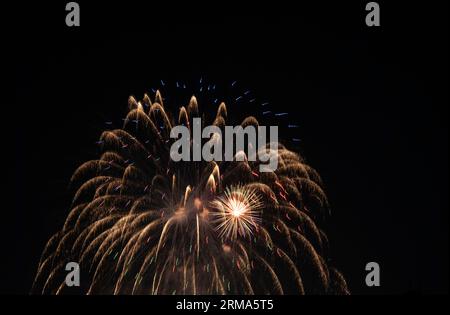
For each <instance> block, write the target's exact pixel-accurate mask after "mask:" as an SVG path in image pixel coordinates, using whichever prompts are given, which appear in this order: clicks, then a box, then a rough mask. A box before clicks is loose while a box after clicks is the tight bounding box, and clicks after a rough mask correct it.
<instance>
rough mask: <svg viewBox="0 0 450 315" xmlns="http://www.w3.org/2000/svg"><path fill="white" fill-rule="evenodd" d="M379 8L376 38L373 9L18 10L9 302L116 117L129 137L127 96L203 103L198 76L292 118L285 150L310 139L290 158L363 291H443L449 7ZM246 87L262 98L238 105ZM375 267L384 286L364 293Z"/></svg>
mask: <svg viewBox="0 0 450 315" xmlns="http://www.w3.org/2000/svg"><path fill="white" fill-rule="evenodd" d="M340 2H342V1H340ZM405 3H406V2H405ZM380 4H381V11H382V13H381V14H382V17H381V27H380V28H368V27H367V26H366V25H365V23H364V16H365V10H364V2H355V3H354V4H343V3H339V4H334V5H332V6H326V5H325V4H321V5H320V6H319V5H318V6H317V7H306V6H300V7H298V8H295V9H294V8H292V9H289V8H284V7H282V6H280V7H278V8H276V9H273V8H270V7H266V8H259V9H258V10H256V9H255V8H251V9H249V8H245V9H244V8H241V7H239V6H237V5H234V6H231V5H230V6H229V7H228V6H227V7H218V8H202V9H201V10H200V9H198V10H193V9H192V10H190V11H189V12H187V11H186V10H184V9H183V8H179V11H176V12H175V8H172V9H171V10H169V9H168V8H164V9H163V8H159V7H158V8H157V7H152V6H151V5H148V6H147V7H144V6H143V5H137V4H136V5H135V4H131V3H129V1H127V2H126V4H123V6H124V7H119V4H117V5H115V6H113V5H106V4H105V3H103V5H97V6H94V5H93V4H89V3H86V2H81V1H80V5H81V26H80V27H79V28H78V29H72V28H68V27H66V26H65V24H64V18H65V11H64V3H61V4H58V5H57V4H34V5H33V6H26V5H24V6H23V7H18V8H17V7H16V8H14V9H11V10H10V11H9V12H10V15H11V16H12V17H13V18H12V19H11V22H10V23H9V26H10V27H9V28H8V30H7V32H9V34H8V36H7V40H11V44H9V45H8V46H7V47H8V51H9V52H11V53H12V58H11V60H12V61H9V62H8V63H9V64H10V65H13V70H14V76H13V79H14V90H13V92H12V91H11V90H9V91H7V92H6V93H8V94H9V96H11V95H14V98H13V101H12V103H7V104H6V105H7V106H5V107H4V108H5V111H6V113H5V111H4V116H3V121H4V122H5V121H6V123H4V124H3V127H2V128H5V130H4V131H3V135H4V139H7V140H6V141H7V144H6V145H7V146H8V148H14V150H12V149H8V150H7V151H5V152H7V154H6V153H4V154H5V155H7V158H8V159H9V160H10V161H9V162H4V163H2V164H3V170H4V171H3V172H4V174H5V173H6V176H7V180H6V182H7V183H8V185H7V186H8V187H7V188H5V189H6V191H5V193H6V196H4V197H3V198H2V199H3V200H7V201H6V202H5V203H4V207H2V211H3V212H4V213H5V214H6V216H5V217H4V219H3V220H2V233H4V236H3V237H2V239H3V245H4V249H3V250H2V260H1V267H2V268H1V269H2V279H3V280H2V281H1V285H0V292H1V293H23V294H27V293H28V292H29V290H30V288H31V284H32V280H33V277H34V275H35V272H36V268H37V264H38V261H39V257H40V254H41V252H42V250H43V248H44V246H45V243H46V241H47V240H48V238H49V237H50V236H51V235H52V234H53V233H55V232H56V231H57V230H58V229H59V228H61V226H62V224H63V222H64V219H65V217H66V215H67V213H68V211H69V206H70V202H71V197H72V195H71V192H70V190H69V189H68V184H69V179H70V176H71V174H72V173H73V171H74V170H75V169H76V168H77V166H79V165H80V164H81V163H83V162H84V161H87V160H89V159H93V158H95V157H96V154H97V153H98V149H97V146H96V144H95V142H96V141H97V139H98V137H99V136H100V133H101V131H102V130H103V129H104V128H106V126H105V122H106V121H113V122H114V124H115V126H120V123H121V118H123V117H124V115H125V114H126V110H127V99H128V96H129V95H135V96H136V97H137V98H141V97H142V96H143V94H144V93H146V92H147V93H149V92H150V91H151V88H161V87H162V84H161V81H160V80H163V82H164V83H165V84H167V85H171V87H166V90H168V91H176V89H175V88H173V86H174V84H175V82H177V81H182V82H186V83H187V85H188V89H192V93H197V91H198V81H199V78H203V80H205V82H206V81H207V82H211V84H216V86H218V87H220V89H222V91H225V92H223V95H221V94H220V93H218V95H217V96H218V97H219V98H220V97H223V98H224V100H225V101H226V102H227V104H228V106H229V110H230V112H233V111H234V112H236V113H239V114H242V115H255V116H257V117H258V118H259V117H262V116H261V115H262V112H263V111H264V108H265V106H264V108H262V106H261V104H262V103H263V102H268V103H269V105H267V106H268V108H270V109H269V110H273V111H278V112H289V115H288V116H287V117H286V118H282V119H278V120H272V119H270V117H269V118H267V117H266V119H267V120H266V121H267V122H268V124H270V123H272V122H274V121H277V122H278V123H279V125H280V130H284V131H283V132H280V138H282V139H283V140H284V141H286V143H288V146H289V143H290V142H289V141H290V139H292V138H298V139H300V140H301V141H300V142H298V143H296V144H295V146H294V145H293V144H292V145H293V146H292V147H291V148H293V149H296V150H298V151H300V152H301V153H302V154H303V155H304V156H305V158H306V160H307V162H308V164H310V165H311V166H313V167H314V168H315V169H316V170H317V171H318V172H319V173H320V174H321V176H322V178H323V180H324V183H325V188H326V193H327V195H328V197H329V199H330V203H331V208H332V216H331V217H330V218H329V219H328V221H327V225H326V231H327V232H328V237H329V239H330V242H331V250H332V254H331V257H332V260H333V263H334V265H335V266H336V267H338V269H339V270H340V271H342V273H343V274H344V275H345V277H346V279H347V281H348V284H349V287H350V290H351V291H352V293H355V294H384V293H388V294H391V293H395V294H398V293H400V294H404V293H439V292H448V115H447V109H448V107H447V106H448V83H449V82H448V81H449V80H448V20H447V19H444V18H442V17H441V16H440V15H441V14H442V13H443V12H446V11H448V8H444V9H442V8H439V7H437V6H436V7H432V6H427V7H423V6H422V7H417V6H406V5H401V4H398V5H397V6H393V5H392V4H389V3H382V2H380ZM207 9H209V10H208V11H206V10H207ZM15 16H16V17H17V18H14V17H15ZM4 31H5V29H4ZM234 81H236V82H237V83H236V88H235V91H234V92H233V93H236V94H233V93H231V92H229V85H230V83H231V82H234ZM164 90H165V89H164V87H162V92H163V93H164ZM247 90H251V94H252V96H253V97H254V98H256V101H255V102H254V103H249V102H243V103H242V104H241V105H240V104H237V102H234V104H233V97H234V96H235V95H239V93H243V92H244V91H247ZM163 96H164V94H163ZM167 96H168V97H170V95H167ZM180 102H181V100H180ZM187 102H188V98H186V99H185V103H187ZM185 103H183V104H179V103H177V104H175V105H174V107H173V108H175V109H176V108H178V107H179V106H182V105H185ZM199 105H200V107H202V108H204V107H206V106H208V104H201V103H200V104H199ZM263 119H264V118H263ZM278 123H277V124H278ZM288 124H298V125H299V128H298V129H295V131H292V130H287V129H286V128H285V127H286V126H287V125H288ZM11 151H13V153H11ZM12 183H14V184H12ZM369 261H376V262H378V263H379V264H380V266H381V287H379V288H368V287H366V286H365V283H364V278H365V274H366V271H365V270H364V268H365V264H366V263H367V262H369ZM3 273H4V275H3Z"/></svg>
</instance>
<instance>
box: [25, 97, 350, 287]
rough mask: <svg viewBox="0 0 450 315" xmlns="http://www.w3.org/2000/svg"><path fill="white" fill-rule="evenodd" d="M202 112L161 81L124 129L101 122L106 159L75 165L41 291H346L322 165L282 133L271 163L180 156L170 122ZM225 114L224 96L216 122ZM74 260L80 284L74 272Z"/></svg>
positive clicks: (132, 105) (37, 283)
mask: <svg viewBox="0 0 450 315" xmlns="http://www.w3.org/2000/svg"><path fill="white" fill-rule="evenodd" d="M201 116H202V114H201V113H200V111H199V109H198V105H197V100H196V98H195V97H192V98H191V100H190V102H189V104H188V105H187V106H186V107H181V108H180V110H179V111H178V113H177V114H176V115H174V116H172V115H171V112H170V111H166V110H165V108H164V105H163V98H162V96H161V94H160V93H159V92H156V95H155V97H154V99H153V100H151V99H150V97H149V96H147V95H145V96H144V98H143V99H142V101H140V102H137V101H136V99H135V98H133V97H130V99H129V113H128V115H127V117H126V119H125V121H124V126H123V128H121V129H115V130H107V131H105V132H103V133H102V135H101V137H100V140H99V144H100V145H101V155H100V156H99V158H98V159H97V160H93V161H88V162H86V163H84V164H82V165H81V166H80V167H79V168H78V169H77V170H76V171H75V173H74V174H73V176H72V179H71V183H72V186H73V187H75V195H74V199H73V203H72V209H71V211H70V213H69V214H68V216H67V219H66V222H65V224H64V226H63V227H62V229H61V230H60V231H59V232H57V233H56V234H55V235H54V236H53V237H52V238H51V239H50V240H49V241H48V243H47V245H46V247H45V249H44V251H43V253H42V257H41V260H40V262H39V266H38V270H37V274H36V277H35V280H34V283H33V288H32V292H33V293H39V294H64V293H83V294H305V293H312V294H345V293H348V291H347V286H346V283H345V280H344V278H343V277H342V276H341V274H340V273H339V272H338V271H337V270H336V269H334V268H333V267H331V266H330V265H329V263H328V254H327V244H328V241H327V237H326V236H325V233H324V232H323V231H322V230H321V229H320V227H319V226H318V222H320V220H321V218H322V217H323V216H324V214H326V213H327V211H328V203H327V198H326V195H325V193H324V191H323V188H322V187H323V186H322V182H321V180H320V177H319V175H318V173H317V172H316V171H315V170H314V169H312V168H311V167H309V166H308V165H307V164H305V163H304V160H303V159H302V157H301V156H299V155H298V154H297V153H294V152H292V151H289V150H288V149H286V148H285V147H284V146H283V145H281V144H279V145H278V149H277V150H272V151H271V152H270V154H275V155H276V157H277V159H278V169H277V170H275V171H273V172H265V173H263V172H259V171H258V170H259V167H258V166H259V164H260V162H258V161H256V162H251V161H248V160H247V159H244V160H243V161H241V160H239V161H238V160H237V159H236V160H235V161H231V162H225V161H223V162H214V161H211V162H206V161H199V162H182V161H181V162H174V161H172V160H171V158H170V146H171V144H172V143H173V139H171V138H170V131H171V129H172V128H173V127H174V126H176V125H183V126H186V127H188V128H190V127H191V126H192V120H193V118H195V117H201ZM203 118H205V115H204V114H203ZM226 120H227V107H226V106H225V104H224V103H221V104H220V105H219V106H218V109H217V113H216V115H215V116H214V117H213V119H212V124H213V125H214V126H217V127H219V128H221V129H223V128H224V126H225V122H226ZM241 125H242V126H243V127H244V126H248V125H254V126H258V121H257V120H256V119H255V118H254V117H247V118H246V119H244V121H243V122H242V124H241ZM191 145H192V143H191ZM263 149H264V150H266V148H263ZM267 150H271V149H269V148H268V147H267ZM239 154H243V153H242V152H240V153H239ZM71 261H73V262H78V263H79V265H80V269H81V286H80V287H68V286H67V285H66V283H65V276H66V273H67V272H66V271H65V266H66V264H67V263H68V262H71Z"/></svg>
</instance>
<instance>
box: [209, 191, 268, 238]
mask: <svg viewBox="0 0 450 315" xmlns="http://www.w3.org/2000/svg"><path fill="white" fill-rule="evenodd" d="M262 206H263V204H262V202H261V201H260V198H259V196H258V194H257V192H256V190H255V189H253V188H249V187H246V186H231V187H227V188H226V190H225V193H224V196H219V197H217V198H216V199H215V200H214V201H213V202H212V203H211V207H212V208H213V209H216V211H215V212H213V213H212V215H213V216H214V215H215V216H217V220H215V222H217V223H218V225H217V227H216V230H217V231H218V235H219V236H220V237H222V238H228V239H231V240H236V239H237V238H238V236H239V237H249V236H251V234H253V231H254V230H255V229H257V228H258V225H259V222H260V216H261V214H260V210H261V208H262ZM213 222H214V221H213Z"/></svg>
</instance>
